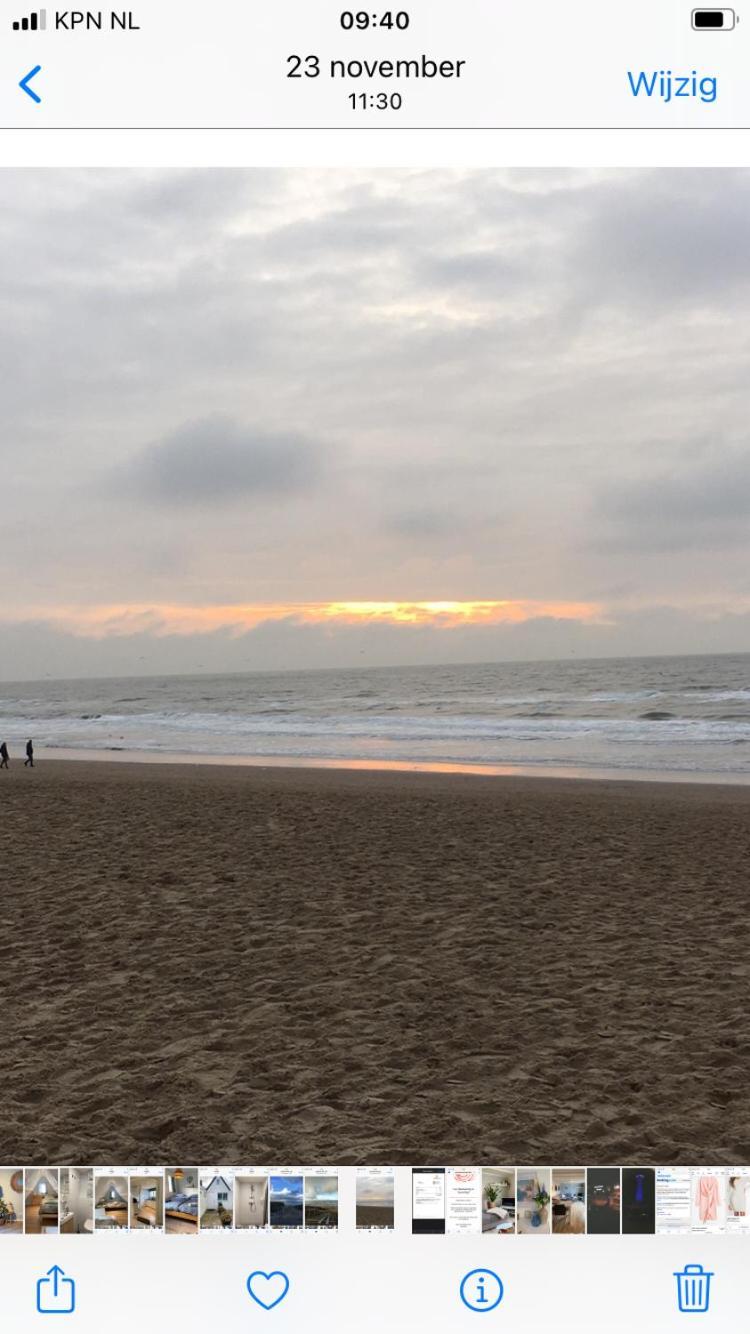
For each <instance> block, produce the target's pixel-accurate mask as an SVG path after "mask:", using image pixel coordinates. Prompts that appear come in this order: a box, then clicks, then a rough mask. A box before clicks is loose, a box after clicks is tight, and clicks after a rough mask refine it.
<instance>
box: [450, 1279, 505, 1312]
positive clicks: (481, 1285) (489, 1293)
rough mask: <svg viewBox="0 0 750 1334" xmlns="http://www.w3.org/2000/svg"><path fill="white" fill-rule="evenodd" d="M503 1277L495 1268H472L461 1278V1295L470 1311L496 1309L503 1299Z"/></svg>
mask: <svg viewBox="0 0 750 1334" xmlns="http://www.w3.org/2000/svg"><path fill="white" fill-rule="evenodd" d="M503 1292H504V1289H503V1284H502V1279H501V1278H500V1276H499V1275H498V1274H496V1273H495V1271H494V1269H471V1270H470V1271H469V1273H468V1274H464V1276H463V1278H462V1279H461V1287H460V1288H459V1295H460V1297H461V1301H462V1302H463V1304H464V1306H468V1308H469V1310H470V1311H477V1312H478V1313H479V1312H482V1311H494V1309H495V1307H496V1306H499V1305H500V1303H501V1301H502V1300H503Z"/></svg>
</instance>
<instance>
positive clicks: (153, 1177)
mask: <svg viewBox="0 0 750 1334" xmlns="http://www.w3.org/2000/svg"><path fill="white" fill-rule="evenodd" d="M130 1226H131V1228H132V1229H133V1230H134V1231H142V1230H144V1229H145V1230H151V1231H155V1230H156V1231H161V1229H162V1228H163V1226H164V1177H163V1175H162V1173H161V1172H159V1173H152V1174H147V1175H145V1176H131V1178H130Z"/></svg>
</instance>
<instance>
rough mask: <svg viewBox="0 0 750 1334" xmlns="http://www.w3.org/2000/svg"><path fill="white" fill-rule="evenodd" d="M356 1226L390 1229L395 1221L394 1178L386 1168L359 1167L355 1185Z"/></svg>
mask: <svg viewBox="0 0 750 1334" xmlns="http://www.w3.org/2000/svg"><path fill="white" fill-rule="evenodd" d="M355 1219H356V1226H357V1227H358V1228H361V1229H365V1230H367V1229H370V1228H376V1229H381V1228H384V1229H386V1230H391V1229H392V1228H393V1224H394V1221H395V1178H394V1175H393V1172H389V1171H388V1169H387V1168H377V1167H375V1168H372V1169H369V1170H368V1169H367V1168H365V1167H361V1168H359V1170H358V1172H357V1186H356V1207H355Z"/></svg>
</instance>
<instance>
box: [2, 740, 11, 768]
mask: <svg viewBox="0 0 750 1334" xmlns="http://www.w3.org/2000/svg"><path fill="white" fill-rule="evenodd" d="M9 759H10V755H9V754H8V747H7V746H6V744H5V742H4V741H3V743H2V745H0V769H7V768H8V760H9Z"/></svg>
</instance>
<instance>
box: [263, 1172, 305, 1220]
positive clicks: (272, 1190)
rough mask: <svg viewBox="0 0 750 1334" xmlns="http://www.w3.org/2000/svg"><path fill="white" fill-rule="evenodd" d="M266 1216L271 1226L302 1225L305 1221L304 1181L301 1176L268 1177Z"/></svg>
mask: <svg viewBox="0 0 750 1334" xmlns="http://www.w3.org/2000/svg"><path fill="white" fill-rule="evenodd" d="M268 1198H269V1210H268V1218H269V1222H270V1224H271V1227H303V1226H304V1222H305V1181H304V1177H301V1176H271V1177H270V1178H269V1194H268Z"/></svg>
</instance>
